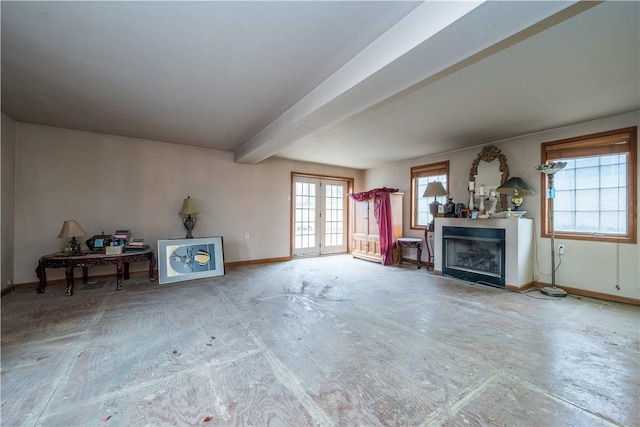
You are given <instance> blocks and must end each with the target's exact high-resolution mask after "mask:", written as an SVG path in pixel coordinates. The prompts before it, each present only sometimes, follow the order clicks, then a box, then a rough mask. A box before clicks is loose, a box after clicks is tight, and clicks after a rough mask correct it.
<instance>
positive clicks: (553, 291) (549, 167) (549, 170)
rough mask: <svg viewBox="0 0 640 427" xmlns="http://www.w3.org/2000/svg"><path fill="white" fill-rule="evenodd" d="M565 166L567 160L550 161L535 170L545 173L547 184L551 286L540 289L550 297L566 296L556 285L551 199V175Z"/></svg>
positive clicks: (554, 240) (553, 192)
mask: <svg viewBox="0 0 640 427" xmlns="http://www.w3.org/2000/svg"><path fill="white" fill-rule="evenodd" d="M565 166H567V162H552V163H545V164H543V165H536V170H538V171H540V172H542V173H543V174H545V175H547V180H548V182H549V186H548V189H547V199H549V228H550V230H551V286H547V287H546V288H542V289H540V292H542V293H543V294H545V295H549V296H552V297H566V296H567V292H566V291H565V290H563V289H560V288H557V287H556V246H555V245H556V235H555V231H554V227H553V199H555V197H556V191H555V189H554V188H553V175H554V174H555V173H556V172H558V171H559V170H561V169H563V168H564V167H565Z"/></svg>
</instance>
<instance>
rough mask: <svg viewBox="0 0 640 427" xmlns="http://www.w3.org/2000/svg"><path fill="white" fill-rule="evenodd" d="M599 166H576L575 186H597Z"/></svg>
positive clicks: (598, 182)
mask: <svg viewBox="0 0 640 427" xmlns="http://www.w3.org/2000/svg"><path fill="white" fill-rule="evenodd" d="M599 185H600V168H577V169H576V182H575V188H598V187H599Z"/></svg>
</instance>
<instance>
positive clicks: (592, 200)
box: [576, 190, 600, 211]
mask: <svg viewBox="0 0 640 427" xmlns="http://www.w3.org/2000/svg"><path fill="white" fill-rule="evenodd" d="M576 209H577V210H581V211H599V210H600V190H577V191H576Z"/></svg>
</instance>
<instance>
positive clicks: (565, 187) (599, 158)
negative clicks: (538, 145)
mask: <svg viewBox="0 0 640 427" xmlns="http://www.w3.org/2000/svg"><path fill="white" fill-rule="evenodd" d="M636 136H637V128H636V127H633V128H626V129H618V130H614V131H610V132H603V133H598V134H593V135H586V136H582V137H578V138H570V139H564V140H560V141H551V142H547V143H544V144H542V162H543V163H546V162H551V161H563V162H567V166H566V167H565V168H564V169H562V170H560V171H558V172H557V173H556V174H555V175H554V181H553V187H554V189H555V199H554V201H553V204H554V215H553V216H554V223H553V224H554V232H555V234H556V236H557V237H562V238H567V239H572V238H573V239H583V240H602V241H617V242H628V243H635V242H636V241H637V229H636V220H637V206H636V205H637V201H636V194H637V193H636V185H637V183H636V181H637V169H636V163H637V152H636ZM542 180H543V181H542V188H543V189H544V190H545V191H544V193H543V194H546V190H547V187H548V180H547V177H546V176H545V175H544V174H543V177H542ZM542 232H543V236H548V235H549V233H550V228H549V199H547V198H545V199H543V203H542Z"/></svg>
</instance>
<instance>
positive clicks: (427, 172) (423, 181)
mask: <svg viewBox="0 0 640 427" xmlns="http://www.w3.org/2000/svg"><path fill="white" fill-rule="evenodd" d="M433 181H440V182H441V183H442V185H443V187H444V188H446V189H448V188H449V186H448V182H449V161H446V162H438V163H431V164H428V165H422V166H416V167H413V168H411V228H418V229H420V228H425V227H426V226H427V225H428V224H429V223H430V222H431V221H432V220H433V218H432V216H431V213H430V212H429V203H431V202H433V198H431V197H428V198H427V197H422V195H423V194H424V191H425V190H426V189H427V185H428V184H429V183H430V182H433ZM436 200H438V201H439V202H440V203H442V204H445V203H446V202H447V196H441V197H438V198H436Z"/></svg>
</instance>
